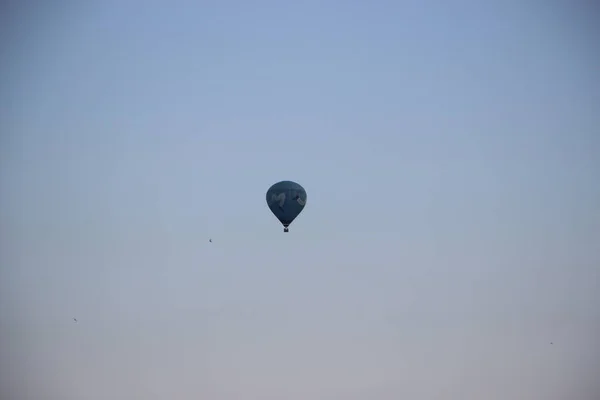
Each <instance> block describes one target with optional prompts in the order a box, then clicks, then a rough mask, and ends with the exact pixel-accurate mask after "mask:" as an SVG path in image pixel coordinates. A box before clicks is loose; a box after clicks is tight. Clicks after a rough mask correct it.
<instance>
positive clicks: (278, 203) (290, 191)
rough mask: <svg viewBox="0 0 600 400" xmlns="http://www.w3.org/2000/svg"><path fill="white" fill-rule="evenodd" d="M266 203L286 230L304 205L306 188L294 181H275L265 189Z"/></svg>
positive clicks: (285, 230)
mask: <svg viewBox="0 0 600 400" xmlns="http://www.w3.org/2000/svg"><path fill="white" fill-rule="evenodd" d="M267 205H268V206H269V209H270V210H271V212H272V213H273V214H274V215H275V217H277V219H278V220H279V222H281V224H282V225H283V228H284V229H283V231H284V232H287V231H288V226H289V225H290V224H291V223H292V221H294V219H296V217H297V216H298V215H300V213H301V212H302V210H303V209H304V206H305V205H306V190H304V188H303V187H302V186H300V185H299V184H298V183H296V182H292V181H281V182H277V183H276V184H274V185H273V186H271V187H270V188H269V190H267Z"/></svg>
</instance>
